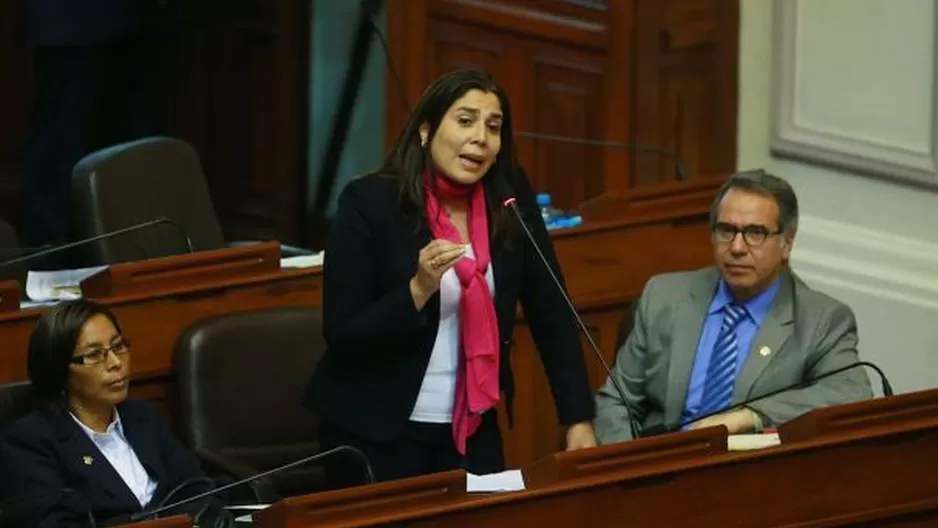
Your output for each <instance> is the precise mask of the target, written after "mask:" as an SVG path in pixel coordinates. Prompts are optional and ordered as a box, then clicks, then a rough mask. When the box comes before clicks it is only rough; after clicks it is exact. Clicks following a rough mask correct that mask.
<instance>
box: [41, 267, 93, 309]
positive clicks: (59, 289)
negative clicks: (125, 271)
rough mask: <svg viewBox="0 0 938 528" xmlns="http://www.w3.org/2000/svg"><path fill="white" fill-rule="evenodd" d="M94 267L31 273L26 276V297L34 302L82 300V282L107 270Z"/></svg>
mask: <svg viewBox="0 0 938 528" xmlns="http://www.w3.org/2000/svg"><path fill="white" fill-rule="evenodd" d="M106 269H107V266H94V267H91V268H79V269H72V270H58V271H30V272H29V273H28V274H27V275H26V295H27V296H28V297H29V298H30V299H31V300H33V301H65V300H69V299H79V298H81V281H83V280H85V279H87V278H88V277H90V276H92V275H94V274H95V273H98V272H100V271H103V270H106Z"/></svg>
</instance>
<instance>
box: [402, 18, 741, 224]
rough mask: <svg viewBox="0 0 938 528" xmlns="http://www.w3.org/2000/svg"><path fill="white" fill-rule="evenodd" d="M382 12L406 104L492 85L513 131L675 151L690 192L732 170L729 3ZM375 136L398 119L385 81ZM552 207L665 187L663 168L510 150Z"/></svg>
mask: <svg viewBox="0 0 938 528" xmlns="http://www.w3.org/2000/svg"><path fill="white" fill-rule="evenodd" d="M403 2H404V0H390V3H389V5H390V9H389V11H388V40H389V44H390V49H391V55H392V60H393V63H394V66H396V68H397V69H398V70H399V71H400V72H401V75H402V77H403V81H404V86H405V91H406V95H407V98H408V100H410V101H411V103H413V102H414V101H416V100H417V99H418V98H419V97H420V94H421V92H422V91H423V89H424V88H425V87H426V85H427V84H429V83H430V82H431V81H432V80H433V79H434V78H436V77H437V76H438V75H440V74H442V73H443V72H445V71H449V70H452V69H455V68H461V67H481V68H485V69H487V70H489V71H490V72H492V73H493V75H494V76H495V77H496V79H497V80H498V81H499V82H500V83H501V84H502V85H503V86H504V87H505V89H506V90H507V91H508V93H509V95H510V98H511V101H512V110H513V111H514V117H515V123H514V127H515V130H516V131H524V132H535V133H541V134H552V135H562V136H568V137H574V138H591V139H602V140H613V141H624V142H628V141H637V142H641V143H644V144H647V145H652V146H657V147H662V148H665V149H668V150H671V151H673V152H674V153H675V154H676V155H677V156H679V157H680V158H682V159H683V160H684V161H685V163H686V165H687V169H688V173H689V176H690V179H691V180H700V179H706V178H708V177H713V176H715V175H724V174H726V173H728V172H732V170H733V169H734V167H735V164H736V99H737V94H736V92H737V89H736V85H737V78H736V77H737V43H738V35H737V33H738V25H739V23H738V11H739V9H738V2H737V1H735V0H608V1H604V0H589V1H583V0H576V1H574V0H509V1H502V0H498V1H496V0H407V2H406V3H407V6H408V7H407V9H397V8H395V7H394V6H395V5H401V6H403ZM387 108H388V121H387V134H388V138H389V140H390V139H393V138H394V137H396V135H397V133H398V132H399V130H400V128H401V126H402V125H403V122H404V120H405V118H406V114H405V111H404V109H403V108H402V105H401V102H400V95H399V93H398V89H397V85H396V83H395V82H394V81H393V80H390V77H389V82H388V93H387ZM516 139H517V141H518V147H519V148H518V150H519V157H520V159H521V161H522V163H523V164H524V165H525V167H526V168H527V169H528V171H529V173H530V174H532V178H533V179H534V182H533V183H534V184H535V186H536V188H537V189H539V190H542V191H544V192H550V193H551V194H552V195H553V197H554V203H555V204H556V205H558V206H560V207H561V208H567V209H570V208H575V207H578V206H580V205H581V204H583V203H584V202H585V201H587V200H591V199H595V198H597V197H600V196H603V195H604V194H607V193H615V194H627V193H628V192H629V191H631V190H633V189H636V188H648V187H655V186H657V185H659V184H667V183H671V182H673V181H674V180H675V179H676V177H675V165H674V163H673V161H671V160H669V159H668V158H667V157H663V156H660V155H658V154H655V153H648V152H632V151H629V150H627V149H617V148H606V147H596V146H589V145H576V144H569V143H559V142H553V141H549V140H532V139H527V138H521V137H519V138H516Z"/></svg>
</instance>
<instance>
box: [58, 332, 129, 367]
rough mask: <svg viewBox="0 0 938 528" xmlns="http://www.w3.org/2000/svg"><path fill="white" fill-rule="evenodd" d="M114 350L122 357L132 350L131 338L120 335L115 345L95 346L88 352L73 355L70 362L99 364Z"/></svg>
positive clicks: (116, 354)
mask: <svg viewBox="0 0 938 528" xmlns="http://www.w3.org/2000/svg"><path fill="white" fill-rule="evenodd" d="M110 352H113V353H114V355H115V356H117V357H122V356H124V355H126V354H127V353H128V352H130V340H128V339H127V338H126V337H119V338H118V339H117V341H115V342H114V344H113V345H111V346H109V347H95V348H93V349H91V351H90V352H88V353H87V354H81V355H79V356H72V358H71V359H70V360H69V363H74V364H75V365H97V364H99V363H103V362H104V361H106V360H107V355H108V353H110Z"/></svg>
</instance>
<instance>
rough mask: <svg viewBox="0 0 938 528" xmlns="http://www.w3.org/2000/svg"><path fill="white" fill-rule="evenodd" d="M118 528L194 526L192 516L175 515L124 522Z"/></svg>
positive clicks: (183, 527)
mask: <svg viewBox="0 0 938 528" xmlns="http://www.w3.org/2000/svg"><path fill="white" fill-rule="evenodd" d="M116 528H192V517H189V516H188V515H174V516H172V517H166V518H165V519H157V520H155V521H141V522H138V523H131V524H122V525H120V526H117V527H116Z"/></svg>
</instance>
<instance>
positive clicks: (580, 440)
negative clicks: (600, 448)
mask: <svg viewBox="0 0 938 528" xmlns="http://www.w3.org/2000/svg"><path fill="white" fill-rule="evenodd" d="M587 447H596V434H595V433H593V424H592V423H590V422H580V423H577V424H573V425H571V426H570V428H569V429H567V451H574V450H576V449H584V448H587Z"/></svg>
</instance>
